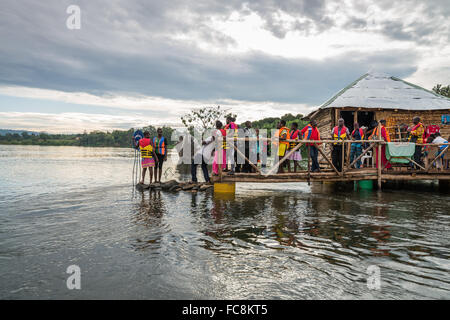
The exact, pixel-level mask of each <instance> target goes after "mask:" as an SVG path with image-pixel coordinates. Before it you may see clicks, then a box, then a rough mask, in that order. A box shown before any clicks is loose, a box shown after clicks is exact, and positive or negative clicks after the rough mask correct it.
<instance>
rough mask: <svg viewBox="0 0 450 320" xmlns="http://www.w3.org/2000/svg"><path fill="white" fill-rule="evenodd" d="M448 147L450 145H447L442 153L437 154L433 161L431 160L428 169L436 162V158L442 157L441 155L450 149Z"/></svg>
mask: <svg viewBox="0 0 450 320" xmlns="http://www.w3.org/2000/svg"><path fill="white" fill-rule="evenodd" d="M448 148H449V146H447V147H445V148H444V150H442V151H441V153H439V154H438V155H437V156H436V158H434V159H433V161H431V163H430V164H429V165H428V167H427V168H426V170H427V171H428V170H430V168H431V166H432V165H433V163H435V162H436V160H437V159H438V158H440V157H441V156H442V155H443V154H444V153H445V152H446V151H447V150H448Z"/></svg>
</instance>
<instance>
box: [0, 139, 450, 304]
mask: <svg viewBox="0 0 450 320" xmlns="http://www.w3.org/2000/svg"><path fill="white" fill-rule="evenodd" d="M133 160H134V152H133V151H132V150H127V149H116V148H81V147H39V146H0V270H1V280H0V298H1V299H44V298H51V299H52V298H58V299H91V298H102V299H103V298H112V299H122V298H131V299H409V298H412V299H424V298H433V299H449V298H450V277H449V271H450V262H449V261H450V260H449V258H450V238H449V231H450V213H449V211H450V210H449V203H450V195H449V194H448V193H440V192H438V191H430V190H429V188H428V186H427V185H426V184H418V185H416V187H414V188H411V189H412V190H398V189H397V190H394V189H391V190H387V189H385V190H384V191H383V192H377V191H369V192H358V191H353V190H352V188H350V189H335V188H333V187H332V186H331V185H327V184H323V185H322V184H317V185H312V186H308V185H307V184H306V183H291V184H238V185H237V190H236V195H235V197H234V198H233V199H221V198H217V197H214V195H213V193H211V192H209V193H198V194H194V193H189V192H180V193H169V192H164V191H152V192H150V191H146V192H144V193H140V192H136V191H135V189H134V188H133V187H132V167H133ZM176 161H177V159H176V156H175V155H173V156H172V157H171V158H170V160H169V163H166V164H165V166H166V168H169V167H170V168H171V169H169V170H168V171H167V172H166V174H167V179H173V178H175V179H189V178H190V177H189V175H187V173H188V172H189V170H188V168H182V167H178V168H177V166H176ZM198 174H199V176H201V172H200V169H199V172H198ZM70 265H78V266H79V267H80V269H81V290H68V289H67V286H66V280H67V277H69V274H67V273H66V269H67V267H68V266H70ZM368 268H369V273H368ZM378 268H379V269H378ZM373 270H375V271H376V270H379V271H380V278H379V279H380V281H381V282H380V283H381V287H380V289H379V290H378V289H377V287H376V286H375V287H374V286H370V285H369V286H368V284H367V281H368V277H369V276H370V277H372V278H370V279H374V278H373V277H374V276H376V272H375V273H372V271H373ZM370 283H372V282H371V281H369V284H370Z"/></svg>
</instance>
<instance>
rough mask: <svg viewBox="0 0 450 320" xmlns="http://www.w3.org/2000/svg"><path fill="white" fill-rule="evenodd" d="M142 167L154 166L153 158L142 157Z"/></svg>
mask: <svg viewBox="0 0 450 320" xmlns="http://www.w3.org/2000/svg"><path fill="white" fill-rule="evenodd" d="M141 165H142V168H152V167H154V166H155V159H153V158H142V160H141Z"/></svg>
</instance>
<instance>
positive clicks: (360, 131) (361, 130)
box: [352, 128, 364, 140]
mask: <svg viewBox="0 0 450 320" xmlns="http://www.w3.org/2000/svg"><path fill="white" fill-rule="evenodd" d="M354 133H355V130H353V131H352V137H353V134H354ZM359 135H360V136H361V140H364V130H363V129H361V128H359Z"/></svg>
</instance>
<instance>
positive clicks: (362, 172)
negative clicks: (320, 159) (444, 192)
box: [212, 168, 450, 183]
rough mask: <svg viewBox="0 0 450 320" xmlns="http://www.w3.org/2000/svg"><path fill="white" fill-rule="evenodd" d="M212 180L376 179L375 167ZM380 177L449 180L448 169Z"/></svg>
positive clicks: (319, 180) (401, 172)
mask: <svg viewBox="0 0 450 320" xmlns="http://www.w3.org/2000/svg"><path fill="white" fill-rule="evenodd" d="M212 179H213V182H253V183H283V182H284V183H286V182H308V181H310V182H321V181H330V182H331V181H358V180H377V179H378V171H377V169H376V168H369V169H352V170H348V171H346V172H345V173H344V175H342V176H339V175H337V174H336V173H335V172H333V171H330V170H327V171H322V172H311V173H308V171H301V172H297V173H279V174H270V175H264V174H259V173H235V174H234V175H227V174H224V175H223V176H222V180H220V177H217V176H216V177H212ZM381 179H382V180H384V181H388V180H450V170H446V171H441V172H428V173H426V172H421V171H388V172H386V173H382V174H381Z"/></svg>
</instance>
